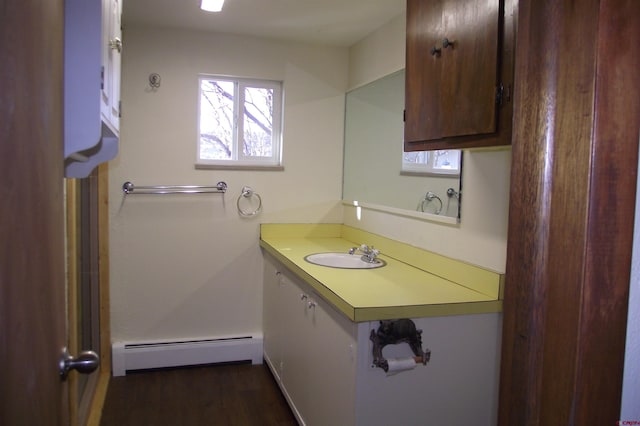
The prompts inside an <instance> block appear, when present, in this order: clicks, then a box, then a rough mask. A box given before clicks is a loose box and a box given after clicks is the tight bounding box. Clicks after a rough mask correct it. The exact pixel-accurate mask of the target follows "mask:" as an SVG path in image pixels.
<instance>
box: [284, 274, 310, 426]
mask: <svg viewBox="0 0 640 426" xmlns="http://www.w3.org/2000/svg"><path fill="white" fill-rule="evenodd" d="M308 295H309V292H308V291H306V289H305V288H300V287H299V286H298V285H297V284H296V283H295V282H294V281H293V280H291V279H290V277H288V276H286V275H284V274H283V276H282V285H281V286H280V298H281V301H282V304H281V314H282V319H283V323H282V375H281V379H282V384H283V387H284V390H285V392H286V393H287V395H288V397H289V400H290V402H291V403H292V404H293V409H294V410H295V411H296V412H297V413H298V415H299V416H300V417H301V418H302V419H303V421H304V423H306V424H313V423H310V422H309V421H308V420H307V417H308V413H309V411H310V406H311V405H312V404H313V403H314V399H315V398H314V396H316V394H315V393H314V385H313V383H312V382H311V380H310V368H312V366H311V363H310V360H309V351H310V350H311V349H310V348H309V346H310V345H312V340H313V339H312V336H311V335H310V320H309V317H310V316H311V314H312V312H311V311H310V309H309V308H308V305H307V303H308Z"/></svg>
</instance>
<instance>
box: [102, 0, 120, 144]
mask: <svg viewBox="0 0 640 426" xmlns="http://www.w3.org/2000/svg"><path fill="white" fill-rule="evenodd" d="M121 14H122V2H121V0H102V69H101V77H102V78H101V80H102V82H101V86H100V89H101V90H100V99H101V111H102V116H103V118H104V120H105V121H106V122H107V123H108V124H109V126H110V127H111V128H112V131H113V132H114V133H117V132H118V129H119V125H120V65H121V60H120V55H121V53H122V27H121V22H120V18H121Z"/></svg>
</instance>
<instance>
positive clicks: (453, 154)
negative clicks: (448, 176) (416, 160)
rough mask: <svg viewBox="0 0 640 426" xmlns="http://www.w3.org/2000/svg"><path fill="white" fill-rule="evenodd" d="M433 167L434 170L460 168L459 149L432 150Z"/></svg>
mask: <svg viewBox="0 0 640 426" xmlns="http://www.w3.org/2000/svg"><path fill="white" fill-rule="evenodd" d="M433 156H434V157H433V168H434V169H435V170H458V169H459V168H460V151H458V150H452V149H447V150H442V151H433Z"/></svg>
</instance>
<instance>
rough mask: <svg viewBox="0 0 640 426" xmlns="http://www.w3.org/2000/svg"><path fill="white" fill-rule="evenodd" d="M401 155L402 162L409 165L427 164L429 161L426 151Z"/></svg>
mask: <svg viewBox="0 0 640 426" xmlns="http://www.w3.org/2000/svg"><path fill="white" fill-rule="evenodd" d="M403 155H404V157H403V161H404V162H405V163H409V164H427V162H428V161H429V152H428V151H413V152H405V153H403Z"/></svg>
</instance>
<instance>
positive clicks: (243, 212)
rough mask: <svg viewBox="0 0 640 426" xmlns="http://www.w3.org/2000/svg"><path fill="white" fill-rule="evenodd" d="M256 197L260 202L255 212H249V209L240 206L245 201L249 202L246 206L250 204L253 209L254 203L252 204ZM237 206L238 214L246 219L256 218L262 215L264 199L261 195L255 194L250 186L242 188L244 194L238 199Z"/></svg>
mask: <svg viewBox="0 0 640 426" xmlns="http://www.w3.org/2000/svg"><path fill="white" fill-rule="evenodd" d="M254 196H255V198H256V199H257V200H258V207H256V208H254V209H253V210H249V209H243V208H242V207H241V206H240V204H242V201H243V200H247V202H246V203H245V204H247V203H248V204H249V205H250V207H252V206H251V204H254V203H252V201H251V200H252V198H253V197H254ZM236 204H237V206H238V213H240V216H245V217H250V216H255V215H257V214H258V213H260V211H261V210H262V198H261V197H260V194H258V193H257V192H255V191H254V190H253V189H252V188H251V187H250V186H243V187H242V192H241V193H240V196H239V197H238V202H237V203H236Z"/></svg>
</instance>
